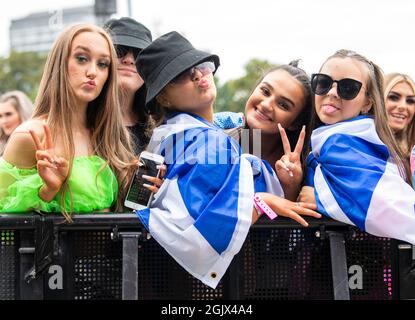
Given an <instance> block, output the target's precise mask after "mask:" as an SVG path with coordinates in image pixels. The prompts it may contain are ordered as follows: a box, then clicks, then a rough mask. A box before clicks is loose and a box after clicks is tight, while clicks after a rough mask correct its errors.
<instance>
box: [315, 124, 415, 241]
mask: <svg viewBox="0 0 415 320" xmlns="http://www.w3.org/2000/svg"><path fill="white" fill-rule="evenodd" d="M311 147H312V152H311V153H310V155H309V157H308V159H307V166H308V174H307V180H308V181H307V182H308V185H310V186H313V187H314V193H315V196H316V202H317V206H318V211H319V212H321V213H323V214H324V215H326V216H328V217H331V218H333V219H336V220H339V221H342V222H344V223H347V224H351V225H355V226H357V227H358V228H359V229H361V230H363V231H366V232H368V233H371V234H373V235H376V236H380V237H389V238H395V239H400V240H404V241H407V242H410V243H412V244H415V212H414V204H415V192H414V190H413V189H412V188H411V187H410V186H409V185H408V184H407V183H406V182H405V181H404V179H402V178H401V176H400V174H399V171H398V168H397V166H396V164H395V163H394V162H393V161H392V159H391V157H390V154H389V151H388V149H387V148H386V146H385V144H384V143H383V142H382V141H381V140H380V139H379V137H378V135H377V133H376V130H375V123H374V121H373V119H371V118H369V117H367V116H359V117H356V118H354V119H351V120H348V121H344V122H340V123H337V124H333V125H327V126H323V127H320V128H318V129H316V130H314V131H313V134H312V136H311Z"/></svg>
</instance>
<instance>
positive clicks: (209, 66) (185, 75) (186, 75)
mask: <svg viewBox="0 0 415 320" xmlns="http://www.w3.org/2000/svg"><path fill="white" fill-rule="evenodd" d="M196 70H199V71H200V73H201V74H202V76H205V75H207V74H209V73H213V72H214V71H215V70H216V67H215V64H214V63H213V62H212V61H205V62H202V63H200V64H198V65H197V66H194V67H192V68H190V69H187V70H186V71H184V72H182V73H181V74H179V75H178V76H177V77H176V78H174V79H173V80H172V81H170V84H183V83H185V82H186V81H187V80H189V79H193V78H194V77H195V73H196Z"/></svg>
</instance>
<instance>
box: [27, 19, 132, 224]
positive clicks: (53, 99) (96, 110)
mask: <svg viewBox="0 0 415 320" xmlns="http://www.w3.org/2000/svg"><path fill="white" fill-rule="evenodd" d="M83 32H93V33H97V34H99V35H101V36H102V37H104V38H105V40H106V41H107V43H108V46H109V48H110V61H111V63H110V67H109V74H108V79H107V81H106V82H105V85H104V86H103V88H102V91H101V93H100V94H99V96H98V97H97V98H96V99H95V100H94V101H91V102H90V103H89V104H88V107H87V127H88V129H90V132H91V145H92V148H93V153H94V154H96V155H98V156H100V157H101V158H103V159H104V160H105V161H106V162H107V163H108V165H109V166H110V168H111V169H112V170H113V171H114V173H115V175H116V177H117V180H118V184H119V190H120V192H119V194H118V198H117V204H116V207H115V210H116V211H121V210H122V208H123V206H122V200H123V199H124V196H125V193H126V190H127V184H128V182H129V180H130V177H131V174H132V171H133V168H132V160H133V158H134V156H133V153H132V147H131V142H130V136H129V133H128V131H127V129H126V128H124V126H123V123H122V116H121V110H120V105H119V102H118V85H117V72H116V65H117V61H116V53H115V49H114V46H113V44H112V42H111V39H110V37H109V35H108V34H107V33H106V31H105V30H104V29H102V28H101V27H98V26H94V25H90V24H78V25H74V26H72V27H69V28H68V29H66V30H65V31H63V32H62V33H61V34H60V35H59V37H58V38H57V40H56V41H55V43H54V45H53V48H52V50H51V51H50V53H49V55H48V58H47V61H46V65H45V69H44V72H43V76H42V80H41V82H40V87H39V92H38V95H37V97H36V101H35V111H34V115H33V117H34V118H36V117H46V118H47V123H48V125H49V126H50V128H51V132H52V135H53V137H54V139H55V140H56V136H57V134H59V137H60V139H61V140H62V143H63V149H64V152H65V157H67V159H68V161H69V164H70V166H69V167H70V168H72V164H73V158H74V154H75V146H74V139H73V136H72V127H73V116H72V115H73V114H75V113H76V112H79V110H78V109H77V105H76V103H75V97H74V93H73V89H72V87H71V86H70V85H69V80H68V78H69V77H68V59H69V56H70V53H71V47H72V42H73V39H74V38H75V37H76V36H77V35H79V34H80V33H83ZM69 174H70V173H69ZM61 190H62V193H61V203H64V202H63V201H64V194H65V193H66V192H68V191H69V192H70V190H69V186H68V183H67V181H66V182H65V184H64V185H63V186H62V189H61ZM62 207H63V208H64V206H62ZM71 211H72V208H71ZM62 214H63V215H64V216H65V218H66V219H67V220H69V221H70V220H71V219H70V214H67V213H66V212H62Z"/></svg>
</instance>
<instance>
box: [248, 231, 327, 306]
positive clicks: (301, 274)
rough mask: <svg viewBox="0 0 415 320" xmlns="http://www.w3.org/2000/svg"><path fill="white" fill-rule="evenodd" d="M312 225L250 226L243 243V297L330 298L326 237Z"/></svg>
mask: <svg viewBox="0 0 415 320" xmlns="http://www.w3.org/2000/svg"><path fill="white" fill-rule="evenodd" d="M315 232H316V230H315V229H314V230H313V229H252V230H251V231H250V234H249V236H248V240H247V241H246V242H245V245H244V247H243V255H244V273H243V274H244V288H243V291H244V296H245V298H246V299H333V289H332V275H331V262H330V244H329V240H328V239H325V240H321V239H320V238H317V237H316V236H315Z"/></svg>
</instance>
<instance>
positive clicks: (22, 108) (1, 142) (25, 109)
mask: <svg viewBox="0 0 415 320" xmlns="http://www.w3.org/2000/svg"><path fill="white" fill-rule="evenodd" d="M5 102H10V103H11V104H12V105H13V107H14V108H15V109H16V111H17V113H18V114H19V118H20V123H23V122H25V121H26V120H28V119H29V118H30V117H31V116H32V113H33V104H32V101H30V99H29V97H28V96H27V95H26V94H25V93H24V92H22V91H19V90H14V91H8V92H6V93H4V94H3V95H2V96H1V97H0V103H5ZM8 140H9V136H8V135H6V134H5V133H4V131H3V129H2V128H1V127H0V156H1V155H2V154H3V151H4V148H5V146H6V143H7V141H8Z"/></svg>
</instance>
